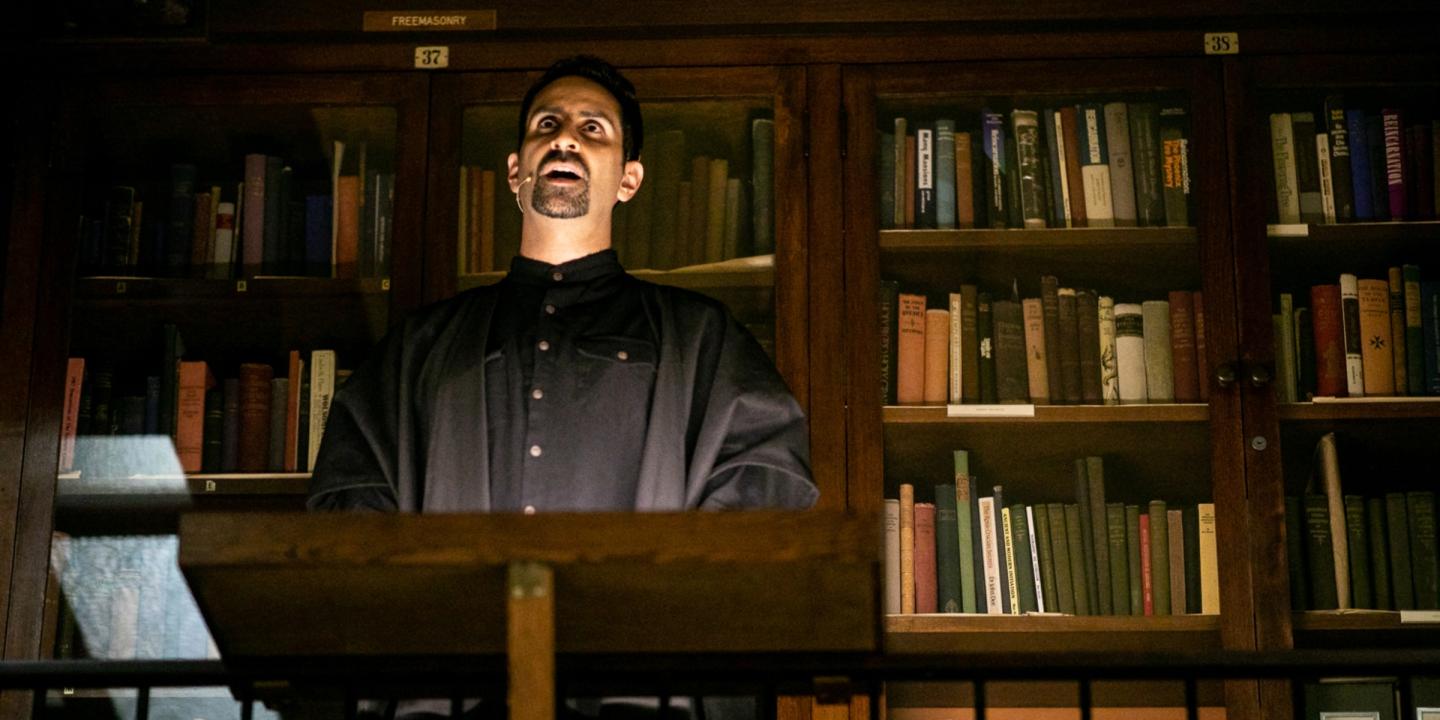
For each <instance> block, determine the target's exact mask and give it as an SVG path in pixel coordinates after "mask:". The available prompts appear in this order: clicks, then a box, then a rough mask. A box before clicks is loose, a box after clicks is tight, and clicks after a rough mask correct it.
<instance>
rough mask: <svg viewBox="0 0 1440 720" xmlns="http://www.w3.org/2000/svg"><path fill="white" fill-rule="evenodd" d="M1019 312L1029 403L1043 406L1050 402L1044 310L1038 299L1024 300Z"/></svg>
mask: <svg viewBox="0 0 1440 720" xmlns="http://www.w3.org/2000/svg"><path fill="white" fill-rule="evenodd" d="M1021 311H1022V314H1023V316H1024V321H1025V372H1026V379H1027V380H1028V386H1029V390H1030V402H1032V403H1035V404H1037V405H1045V404H1048V403H1049V402H1050V375H1049V372H1048V370H1047V369H1046V366H1045V362H1046V360H1045V357H1046V348H1045V310H1044V308H1043V306H1042V304H1041V300H1040V298H1026V299H1024V300H1022V301H1021ZM1112 339H1113V333H1112ZM1112 366H1113V358H1112Z"/></svg>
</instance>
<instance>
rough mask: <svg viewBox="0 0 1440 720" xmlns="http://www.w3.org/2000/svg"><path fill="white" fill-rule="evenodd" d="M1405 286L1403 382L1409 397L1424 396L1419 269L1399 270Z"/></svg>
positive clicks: (1404, 268) (1423, 334)
mask: <svg viewBox="0 0 1440 720" xmlns="http://www.w3.org/2000/svg"><path fill="white" fill-rule="evenodd" d="M1400 276H1401V280H1402V282H1403V283H1404V285H1405V380H1406V385H1407V387H1406V389H1407V391H1408V392H1409V393H1410V394H1411V395H1424V394H1425V325H1424V322H1423V320H1422V317H1423V313H1422V312H1421V308H1422V306H1423V305H1422V303H1421V300H1420V267H1419V266H1417V265H1405V266H1403V267H1401V268H1400Z"/></svg>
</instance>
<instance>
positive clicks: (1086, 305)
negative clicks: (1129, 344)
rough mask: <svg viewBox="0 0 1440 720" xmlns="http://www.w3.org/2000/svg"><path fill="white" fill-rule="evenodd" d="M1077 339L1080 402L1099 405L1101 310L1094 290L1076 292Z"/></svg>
mask: <svg viewBox="0 0 1440 720" xmlns="http://www.w3.org/2000/svg"><path fill="white" fill-rule="evenodd" d="M1075 326H1076V339H1077V340H1078V341H1079V344H1080V400H1081V401H1082V402H1084V403H1086V404H1090V405H1098V404H1100V402H1101V392H1100V309H1099V301H1098V299H1097V298H1096V297H1095V291H1094V290H1088V289H1083V288H1082V289H1080V290H1076V291H1075Z"/></svg>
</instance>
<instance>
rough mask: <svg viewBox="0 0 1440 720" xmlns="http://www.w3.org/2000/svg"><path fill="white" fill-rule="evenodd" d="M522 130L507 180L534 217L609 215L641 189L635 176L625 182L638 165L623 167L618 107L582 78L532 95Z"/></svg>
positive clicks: (565, 80)
mask: <svg viewBox="0 0 1440 720" xmlns="http://www.w3.org/2000/svg"><path fill="white" fill-rule="evenodd" d="M525 128H526V130H525V141H524V143H523V144H522V145H521V146H520V152H519V153H515V154H512V155H511V156H510V167H509V180H510V187H511V189H513V190H515V191H516V192H518V193H520V194H521V198H522V200H526V199H528V200H529V202H528V203H527V204H528V205H530V207H531V208H532V209H533V210H534V211H535V212H537V213H539V214H541V215H544V216H546V217H551V218H559V219H570V218H580V217H585V216H586V215H588V214H589V213H590V211H591V204H592V203H597V204H599V203H603V204H604V205H603V206H604V208H605V209H606V210H608V209H609V208H610V206H611V205H613V204H614V203H615V201H617V200H619V201H622V202H623V201H625V200H629V199H630V198H631V197H632V196H633V195H634V194H635V190H637V189H638V188H639V178H638V177H635V178H633V182H631V181H630V180H629V179H627V175H628V174H629V173H630V172H631V168H630V167H629V166H631V165H634V166H638V165H639V163H638V162H632V163H626V162H625V151H624V145H623V143H622V140H623V138H622V137H621V125H620V104H619V103H618V102H616V100H615V98H614V97H612V96H611V95H610V93H608V92H606V91H605V89H604V88H602V87H601V86H600V85H598V84H596V83H594V82H592V81H590V80H586V79H584V78H580V77H564V78H560V79H559V80H556V81H555V82H552V83H550V84H549V85H547V86H545V88H544V89H543V90H541V91H540V93H539V94H538V95H536V96H535V101H534V103H533V104H532V105H531V107H530V116H529V117H528V118H526V123H525ZM527 178H533V180H530V181H528V182H527V180H526V179H527Z"/></svg>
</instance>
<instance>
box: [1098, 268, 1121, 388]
mask: <svg viewBox="0 0 1440 720" xmlns="http://www.w3.org/2000/svg"><path fill="white" fill-rule="evenodd" d="M1096 305H1097V314H1098V318H1099V323H1100V397H1101V400H1102V401H1103V402H1104V403H1105V404H1106V405H1116V404H1119V402H1120V367H1119V365H1118V364H1117V363H1116V357H1117V351H1116V347H1115V299H1114V298H1111V297H1108V296H1105V295H1102V296H1100V298H1099V299H1098V300H1097V301H1096Z"/></svg>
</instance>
